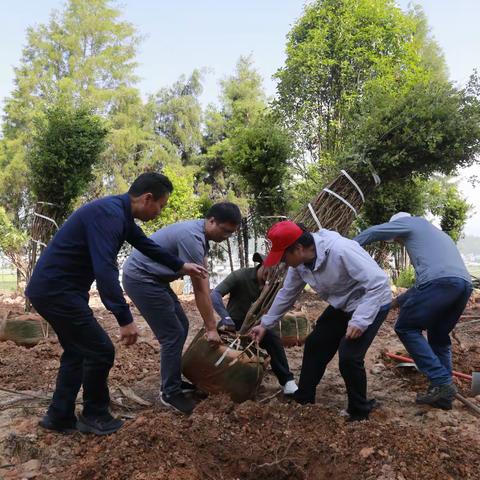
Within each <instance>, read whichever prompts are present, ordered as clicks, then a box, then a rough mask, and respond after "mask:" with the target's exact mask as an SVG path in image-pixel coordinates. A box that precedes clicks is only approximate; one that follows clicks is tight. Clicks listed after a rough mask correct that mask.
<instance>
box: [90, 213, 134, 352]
mask: <svg viewBox="0 0 480 480" xmlns="http://www.w3.org/2000/svg"><path fill="white" fill-rule="evenodd" d="M122 229H123V225H122V223H121V221H120V220H119V219H118V218H114V217H108V216H105V217H99V218H96V219H95V220H94V221H92V222H90V223H88V225H86V236H87V243H88V249H89V252H90V257H91V259H92V265H93V272H94V275H95V280H96V282H97V289H98V293H99V294H100V298H101V299H102V302H103V304H104V305H105V307H106V308H107V310H109V311H110V312H112V313H113V315H115V318H116V319H117V322H118V324H119V325H120V333H121V338H122V340H124V341H125V343H126V344H127V345H130V344H132V343H135V342H136V340H137V335H138V332H137V329H136V327H135V325H134V324H133V317H132V314H131V312H130V308H129V307H128V305H127V302H126V301H125V298H124V296H123V291H122V288H121V287H120V281H119V278H118V267H117V255H118V245H121V243H122V239H123V236H122Z"/></svg>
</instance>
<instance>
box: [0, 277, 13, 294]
mask: <svg viewBox="0 0 480 480" xmlns="http://www.w3.org/2000/svg"><path fill="white" fill-rule="evenodd" d="M16 288H17V275H16V274H15V273H0V292H8V293H10V292H14V291H15V290H16Z"/></svg>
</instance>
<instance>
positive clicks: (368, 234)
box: [353, 219, 410, 246]
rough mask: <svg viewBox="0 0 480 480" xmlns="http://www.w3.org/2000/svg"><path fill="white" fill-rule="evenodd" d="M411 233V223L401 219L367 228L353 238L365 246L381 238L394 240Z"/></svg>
mask: <svg viewBox="0 0 480 480" xmlns="http://www.w3.org/2000/svg"><path fill="white" fill-rule="evenodd" d="M409 233H410V227H409V225H408V224H406V223H405V221H402V220H401V219H399V220H395V221H393V222H387V223H382V224H380V225H375V226H373V227H370V228H367V229H366V230H364V231H363V232H362V233H360V234H358V235H357V236H356V237H355V238H354V239H353V240H355V241H356V242H358V243H359V244H360V245H362V246H363V245H368V244H370V243H373V242H379V241H381V240H393V239H394V238H397V237H400V238H405V237H406V236H408V234H409Z"/></svg>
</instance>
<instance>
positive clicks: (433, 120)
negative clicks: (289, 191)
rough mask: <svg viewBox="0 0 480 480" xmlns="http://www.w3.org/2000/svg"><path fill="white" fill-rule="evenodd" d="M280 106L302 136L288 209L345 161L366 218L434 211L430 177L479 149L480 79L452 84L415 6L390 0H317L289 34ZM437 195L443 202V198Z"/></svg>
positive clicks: (314, 190) (453, 167)
mask: <svg viewBox="0 0 480 480" xmlns="http://www.w3.org/2000/svg"><path fill="white" fill-rule="evenodd" d="M277 78H278V80H279V85H278V98H277V101H276V103H275V110H276V112H277V113H278V115H279V116H280V117H281V118H282V120H283V121H284V122H285V124H286V126H287V128H288V130H289V132H292V134H293V135H294V138H295V141H296V147H297V158H296V159H295V160H294V162H293V167H294V172H295V174H296V178H297V179H298V188H297V189H296V192H295V193H294V195H293V202H292V206H294V208H296V207H297V206H298V204H299V203H300V204H302V203H304V202H305V200H306V198H308V196H311V195H313V194H315V193H317V192H318V189H319V187H320V186H321V185H322V184H325V183H326V182H328V181H329V180H331V178H332V176H334V175H336V174H337V172H338V170H339V168H340V167H341V168H345V169H346V170H348V171H349V172H350V173H352V174H353V175H354V177H355V178H356V179H357V181H360V183H362V185H365V186H367V185H368V184H369V183H371V182H370V180H369V181H368V182H367V181H365V180H366V179H367V178H366V177H367V176H368V178H369V179H371V175H370V169H369V168H367V164H368V163H370V164H372V165H373V167H374V168H375V170H376V171H377V173H378V174H379V175H380V177H381V179H382V185H381V186H380V188H379V189H378V191H377V192H375V193H374V194H373V195H372V194H371V192H369V191H368V188H367V189H366V190H365V193H366V194H367V198H368V204H367V205H366V208H365V211H366V214H365V215H364V219H363V220H364V222H365V223H366V224H370V223H379V222H382V221H386V220H388V218H389V217H390V215H391V214H392V213H394V212H395V211H398V210H407V211H411V212H412V213H418V214H423V213H424V212H425V211H426V210H427V209H428V203H429V202H430V201H432V200H433V197H431V198H428V196H427V194H426V193H425V190H428V188H426V187H427V183H424V182H426V180H427V179H428V178H429V177H431V176H432V174H438V173H440V174H444V175H450V174H453V173H455V171H456V170H457V169H458V168H459V167H464V166H468V165H471V164H472V163H473V162H474V160H475V156H476V155H477V154H478V152H479V149H480V141H479V140H480V95H479V92H480V81H479V79H478V77H477V75H476V74H474V75H473V76H472V78H471V80H470V82H469V84H468V85H467V87H466V88H464V89H458V88H456V87H454V86H452V85H451V84H450V83H449V82H448V81H447V71H446V66H445V61H444V59H443V55H442V52H441V51H440V49H439V47H438V45H437V44H436V42H435V41H434V40H433V39H432V38H431V36H430V33H429V29H428V25H427V21H426V17H425V15H424V13H423V12H422V10H421V9H420V8H419V7H414V8H413V9H412V10H411V11H410V12H407V13H404V12H402V10H401V9H400V8H399V7H397V6H396V5H395V3H394V1H393V0H316V1H314V2H312V3H310V4H308V5H307V7H306V8H305V11H304V14H303V16H302V17H301V18H300V19H299V20H298V21H297V23H296V24H295V25H294V27H293V28H292V30H291V32H290V33H289V36H288V42H287V59H286V62H285V66H284V67H283V68H282V69H280V70H279V71H278V72H277ZM437 200H438V199H437Z"/></svg>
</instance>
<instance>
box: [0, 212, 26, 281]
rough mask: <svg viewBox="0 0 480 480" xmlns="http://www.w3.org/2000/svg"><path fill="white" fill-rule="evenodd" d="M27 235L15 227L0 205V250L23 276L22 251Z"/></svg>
mask: <svg viewBox="0 0 480 480" xmlns="http://www.w3.org/2000/svg"><path fill="white" fill-rule="evenodd" d="M27 240H28V235H27V234H26V233H25V232H23V231H22V230H20V229H19V228H17V227H16V226H15V224H14V222H12V219H11V218H10V217H9V215H8V213H7V212H6V211H5V209H4V208H3V207H0V252H1V253H2V254H3V255H5V256H6V257H7V258H8V259H9V260H10V261H11V262H12V264H13V265H15V267H16V268H17V269H18V270H19V271H20V272H21V273H22V274H23V275H24V276H25V272H26V265H25V262H24V258H23V253H24V251H25V247H26V244H27Z"/></svg>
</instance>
